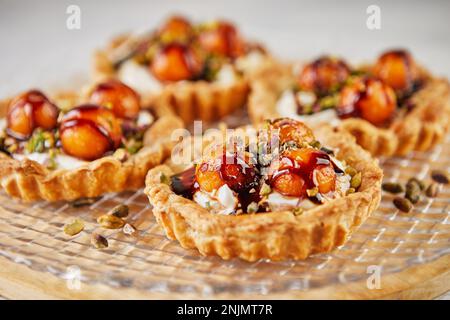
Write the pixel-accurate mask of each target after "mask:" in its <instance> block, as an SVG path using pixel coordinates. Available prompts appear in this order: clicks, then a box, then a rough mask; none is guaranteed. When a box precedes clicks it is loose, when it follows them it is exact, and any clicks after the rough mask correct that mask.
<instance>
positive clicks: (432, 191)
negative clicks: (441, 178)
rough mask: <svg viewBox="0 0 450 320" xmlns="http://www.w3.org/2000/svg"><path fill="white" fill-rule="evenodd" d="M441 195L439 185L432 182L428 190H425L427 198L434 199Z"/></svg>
mask: <svg viewBox="0 0 450 320" xmlns="http://www.w3.org/2000/svg"><path fill="white" fill-rule="evenodd" d="M438 193H439V185H438V184H437V183H434V182H432V183H431V184H430V185H429V186H428V188H427V189H426V190H425V194H426V195H427V197H430V198H434V197H436V196H437V195H438Z"/></svg>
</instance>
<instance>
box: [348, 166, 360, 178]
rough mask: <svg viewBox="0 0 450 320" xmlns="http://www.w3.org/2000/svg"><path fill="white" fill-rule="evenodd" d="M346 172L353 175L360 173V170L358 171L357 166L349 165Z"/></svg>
mask: <svg viewBox="0 0 450 320" xmlns="http://www.w3.org/2000/svg"><path fill="white" fill-rule="evenodd" d="M345 173H346V174H348V175H350V176H352V177H353V176H354V175H355V174H357V173H358V171H356V169H355V168H353V167H350V166H348V167H347V168H346V169H345Z"/></svg>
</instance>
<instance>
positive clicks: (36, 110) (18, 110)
mask: <svg viewBox="0 0 450 320" xmlns="http://www.w3.org/2000/svg"><path fill="white" fill-rule="evenodd" d="M58 114H59V109H58V108H57V107H56V106H55V105H54V104H53V103H52V102H51V101H50V100H49V99H48V98H47V97H46V96H45V95H44V94H43V93H42V92H40V91H38V90H31V91H28V92H25V93H23V94H21V95H19V96H18V97H16V98H15V99H13V100H12V101H11V102H10V104H9V106H8V114H7V133H8V134H9V135H10V136H12V137H14V138H16V139H19V140H26V139H28V138H30V137H31V135H32V134H33V131H34V130H35V129H36V128H42V129H44V130H51V129H54V128H55V127H56V125H57V119H58Z"/></svg>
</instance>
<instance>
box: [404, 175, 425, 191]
mask: <svg viewBox="0 0 450 320" xmlns="http://www.w3.org/2000/svg"><path fill="white" fill-rule="evenodd" d="M408 183H416V184H417V185H418V186H419V188H420V190H421V191H423V190H425V183H423V181H421V180H419V179H417V178H411V179H409V180H408V182H407V184H408Z"/></svg>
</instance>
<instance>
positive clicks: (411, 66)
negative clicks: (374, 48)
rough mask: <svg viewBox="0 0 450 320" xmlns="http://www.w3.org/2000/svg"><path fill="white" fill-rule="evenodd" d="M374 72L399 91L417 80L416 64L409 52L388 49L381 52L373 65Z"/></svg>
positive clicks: (408, 88) (409, 86) (407, 87)
mask: <svg viewBox="0 0 450 320" xmlns="http://www.w3.org/2000/svg"><path fill="white" fill-rule="evenodd" d="M373 71H374V74H375V75H376V76H377V77H378V78H380V79H381V80H383V81H384V82H385V83H387V84H388V85H389V86H391V87H392V88H393V89H394V90H396V91H399V92H407V91H409V90H411V89H412V86H413V84H414V82H415V81H416V80H417V75H418V71H417V66H416V63H415V61H414V59H413V58H412V56H411V55H410V53H409V52H407V51H405V50H394V51H388V52H385V53H384V54H382V55H381V56H380V57H379V58H378V61H377V63H376V64H375V67H374V70H373Z"/></svg>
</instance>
